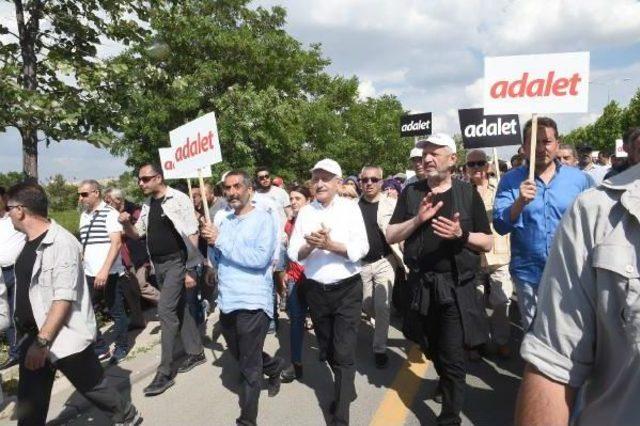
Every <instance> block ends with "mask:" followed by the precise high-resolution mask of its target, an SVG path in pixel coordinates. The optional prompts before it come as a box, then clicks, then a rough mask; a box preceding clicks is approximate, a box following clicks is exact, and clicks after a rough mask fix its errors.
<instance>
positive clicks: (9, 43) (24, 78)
mask: <svg viewBox="0 0 640 426" xmlns="http://www.w3.org/2000/svg"><path fill="white" fill-rule="evenodd" d="M13 3H14V11H15V16H16V27H17V32H13V31H11V30H10V28H8V27H6V26H3V25H0V36H2V38H1V39H0V93H2V96H0V131H1V130H4V129H5V128H6V127H10V126H12V127H16V128H17V129H18V130H19V132H20V135H21V137H22V143H23V156H24V160H23V168H24V173H25V174H27V175H30V176H33V177H37V152H38V142H39V139H44V140H46V142H47V144H48V143H49V142H50V141H53V140H55V141H59V140H63V139H84V140H87V141H89V142H90V143H92V144H94V145H96V146H103V145H104V143H105V142H107V141H108V140H109V139H108V138H105V137H104V135H105V133H110V132H111V131H112V124H113V123H112V121H111V118H112V117H113V115H112V113H113V111H112V110H111V106H110V105H109V104H108V103H107V102H106V101H105V99H103V98H101V97H100V96H99V89H100V84H101V83H100V81H101V79H102V78H103V77H104V76H105V75H106V74H112V73H114V72H117V70H114V69H112V64H110V63H108V62H104V61H102V60H101V59H99V57H98V46H99V45H100V43H101V42H104V41H107V40H111V41H113V42H118V43H124V44H128V43H130V42H133V41H140V40H142V38H143V37H144V35H145V34H146V32H147V30H145V29H144V28H143V26H142V25H141V24H143V22H144V21H145V20H147V19H148V11H149V10H150V8H154V7H157V6H158V4H159V3H158V2H156V1H155V0H117V1H113V0H48V1H47V0H30V1H24V0H14V1H13Z"/></svg>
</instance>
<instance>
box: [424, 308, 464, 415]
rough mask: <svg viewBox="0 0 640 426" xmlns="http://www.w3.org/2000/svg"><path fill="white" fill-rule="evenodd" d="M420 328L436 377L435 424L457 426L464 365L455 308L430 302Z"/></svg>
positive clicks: (460, 320) (459, 323) (461, 402)
mask: <svg viewBox="0 0 640 426" xmlns="http://www.w3.org/2000/svg"><path fill="white" fill-rule="evenodd" d="M423 318H424V320H423V327H424V331H425V333H426V335H427V339H428V342H429V353H430V355H431V359H432V361H433V365H434V366H435V368H436V372H437V373H438V376H440V390H441V391H442V412H441V413H440V415H439V416H438V424H439V425H459V424H460V422H461V419H460V411H461V410H462V405H463V403H464V391H465V377H466V365H465V359H464V334H463V330H462V319H461V317H460V310H459V309H458V305H457V304H456V303H455V301H454V302H452V303H447V304H439V303H436V302H434V303H431V304H430V306H429V311H428V314H427V316H426V317H423Z"/></svg>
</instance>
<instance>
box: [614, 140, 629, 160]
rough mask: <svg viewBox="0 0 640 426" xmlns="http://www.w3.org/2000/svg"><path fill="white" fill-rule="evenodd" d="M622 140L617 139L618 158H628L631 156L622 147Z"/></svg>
mask: <svg viewBox="0 0 640 426" xmlns="http://www.w3.org/2000/svg"><path fill="white" fill-rule="evenodd" d="M622 142H623V141H622V139H616V158H627V157H628V156H629V155H628V154H627V152H626V151H625V150H624V148H623V147H622Z"/></svg>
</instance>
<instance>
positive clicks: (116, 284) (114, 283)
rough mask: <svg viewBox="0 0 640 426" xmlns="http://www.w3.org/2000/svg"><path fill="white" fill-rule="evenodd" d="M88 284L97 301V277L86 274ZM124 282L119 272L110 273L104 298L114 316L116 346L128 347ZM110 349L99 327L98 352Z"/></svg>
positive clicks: (127, 319) (110, 313) (127, 320)
mask: <svg viewBox="0 0 640 426" xmlns="http://www.w3.org/2000/svg"><path fill="white" fill-rule="evenodd" d="M86 278H87V285H88V286H89V293H90V294H91V299H92V301H94V302H95V300H94V299H95V297H96V293H97V291H96V289H95V288H94V282H95V279H96V278H95V277H90V276H89V275H87V276H86ZM123 286H124V283H123V282H121V280H120V277H119V276H118V274H109V278H107V284H106V285H105V286H104V289H103V290H102V291H103V294H104V300H105V303H106V304H107V308H108V309H109V315H111V318H113V329H114V334H115V343H116V347H121V348H128V347H129V335H128V333H127V332H128V330H129V317H128V316H127V312H126V311H125V308H124V288H123ZM108 350H109V345H107V343H106V342H105V340H104V339H103V337H102V333H101V332H100V329H99V328H98V334H97V337H96V352H97V353H99V354H101V353H103V352H106V351H108Z"/></svg>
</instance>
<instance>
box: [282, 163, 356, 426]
mask: <svg viewBox="0 0 640 426" xmlns="http://www.w3.org/2000/svg"><path fill="white" fill-rule="evenodd" d="M311 176H312V182H313V187H314V189H315V194H316V200H315V201H313V202H312V203H311V204H309V205H307V206H304V207H303V208H302V209H300V212H299V213H298V219H297V221H296V225H295V228H294V229H293V233H292V235H291V241H290V243H289V249H288V251H287V253H288V255H289V258H290V259H291V261H293V262H298V263H300V264H302V266H304V270H305V276H306V277H307V279H306V280H305V281H304V283H303V290H302V292H303V293H304V297H305V298H306V300H307V303H308V304H309V310H310V313H311V319H312V320H313V325H314V330H315V333H316V337H317V339H318V346H319V348H320V359H321V360H326V361H327V362H328V363H329V366H330V367H331V370H332V371H333V373H334V376H335V377H334V379H335V386H334V389H335V400H334V402H333V403H332V404H331V407H330V409H329V410H330V412H331V414H332V415H333V416H334V418H333V424H338V425H345V424H348V423H349V406H350V404H351V401H353V400H354V399H355V398H356V390H355V386H354V379H355V371H356V366H355V359H356V343H357V337H358V323H359V321H360V312H361V308H362V279H361V277H360V269H361V268H360V259H361V258H362V257H364V256H365V255H366V254H367V252H368V251H369V242H368V240H367V231H366V228H365V225H364V219H363V218H362V213H361V211H360V208H359V207H358V205H357V204H356V203H354V202H352V201H350V200H347V199H344V198H341V197H339V196H338V195H337V193H338V188H339V186H340V183H341V180H342V169H341V168H340V165H339V164H338V163H336V162H335V161H334V160H331V159H328V158H327V159H324V160H321V161H319V162H318V163H316V165H315V166H314V167H313V169H312V170H311Z"/></svg>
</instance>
